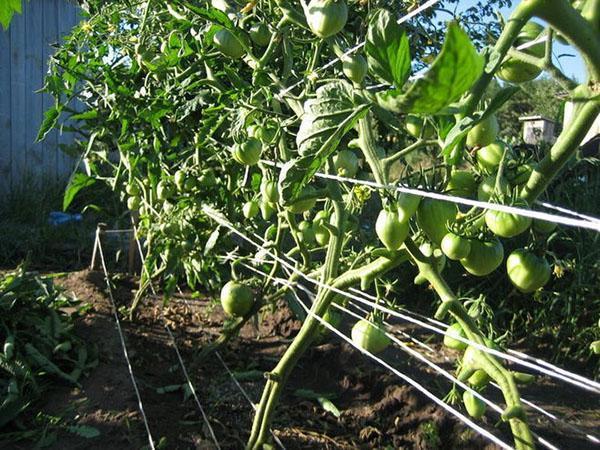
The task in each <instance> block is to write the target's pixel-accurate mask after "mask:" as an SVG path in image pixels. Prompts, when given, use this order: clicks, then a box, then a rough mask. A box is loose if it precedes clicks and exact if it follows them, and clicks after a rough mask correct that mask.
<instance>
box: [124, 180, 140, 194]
mask: <svg viewBox="0 0 600 450" xmlns="http://www.w3.org/2000/svg"><path fill="white" fill-rule="evenodd" d="M125 192H127V194H129V195H132V196H136V195H140V188H139V186H138V185H137V184H135V182H134V181H132V182H131V183H129V184H127V186H125Z"/></svg>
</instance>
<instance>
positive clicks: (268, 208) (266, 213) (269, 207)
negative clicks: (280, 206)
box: [260, 201, 275, 220]
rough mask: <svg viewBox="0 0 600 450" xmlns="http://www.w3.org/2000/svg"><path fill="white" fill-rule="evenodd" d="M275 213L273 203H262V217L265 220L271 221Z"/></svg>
mask: <svg viewBox="0 0 600 450" xmlns="http://www.w3.org/2000/svg"><path fill="white" fill-rule="evenodd" d="M274 212H275V207H274V206H273V204H272V203H269V202H265V201H263V202H261V203H260V215H261V216H262V218H263V220H269V219H270V218H271V216H272V215H273V213H274Z"/></svg>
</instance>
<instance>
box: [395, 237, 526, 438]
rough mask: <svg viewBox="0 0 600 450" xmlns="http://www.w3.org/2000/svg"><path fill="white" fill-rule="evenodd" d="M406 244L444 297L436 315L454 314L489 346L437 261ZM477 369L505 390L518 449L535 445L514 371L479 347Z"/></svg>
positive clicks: (477, 340)
mask: <svg viewBox="0 0 600 450" xmlns="http://www.w3.org/2000/svg"><path fill="white" fill-rule="evenodd" d="M405 246H406V249H407V250H408V252H409V253H410V255H411V257H412V259H413V261H414V262H415V264H416V265H417V267H418V268H419V272H420V274H421V275H422V276H423V277H425V278H426V279H427V281H429V283H430V284H431V286H432V287H433V289H434V290H435V291H436V293H437V294H438V295H439V296H440V298H441V299H442V306H441V307H440V308H439V310H438V311H439V312H438V314H436V318H438V319H440V318H442V316H445V314H446V313H450V314H451V315H452V316H453V317H454V319H455V320H456V321H457V322H458V324H459V325H460V326H461V328H462V329H463V330H464V332H465V334H466V336H467V338H468V339H469V340H471V341H473V342H475V343H477V344H479V345H482V346H486V342H485V339H484V337H483V335H482V334H481V332H480V331H479V329H478V327H477V324H476V323H475V321H474V320H473V318H472V317H471V316H469V313H468V312H467V310H466V309H465V307H464V306H463V305H462V303H460V301H459V300H458V298H457V297H456V295H455V294H454V292H453V291H452V289H451V288H450V286H448V284H447V283H446V281H445V280H444V278H443V277H442V276H441V275H440V273H439V271H438V269H437V265H436V264H435V262H433V263H432V262H430V261H429V259H428V258H426V257H425V256H424V255H423V254H422V253H421V251H420V250H419V249H418V248H417V246H416V245H415V243H414V242H413V241H412V240H411V239H410V238H409V239H407V240H406V241H405ZM476 355H477V356H476V357H477V364H478V366H477V367H476V368H477V369H481V370H484V371H485V372H486V373H487V374H488V375H489V376H490V377H491V378H492V379H493V380H494V381H496V383H498V385H499V386H500V388H501V390H502V394H503V395H504V400H505V402H506V410H505V412H504V414H503V418H505V420H508V421H509V423H510V427H511V430H512V432H513V436H514V439H515V447H516V448H517V449H519V450H520V449H532V448H535V445H534V441H533V437H532V435H531V431H530V430H529V426H528V425H527V421H526V416H525V411H524V409H523V406H522V405H521V400H520V395H519V391H518V389H517V385H516V383H515V380H514V377H513V375H512V373H511V372H510V371H509V370H507V369H506V368H505V367H504V366H503V365H502V364H501V363H500V362H499V361H498V360H497V358H495V357H494V356H493V355H490V354H489V353H487V352H483V351H481V350H476Z"/></svg>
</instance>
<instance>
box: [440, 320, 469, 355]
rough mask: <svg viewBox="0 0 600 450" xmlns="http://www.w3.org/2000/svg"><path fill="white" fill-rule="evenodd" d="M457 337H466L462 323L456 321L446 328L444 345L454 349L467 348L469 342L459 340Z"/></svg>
mask: <svg viewBox="0 0 600 450" xmlns="http://www.w3.org/2000/svg"><path fill="white" fill-rule="evenodd" d="M457 337H461V338H463V339H464V338H466V337H467V335H466V334H465V332H464V330H463V329H462V327H461V326H460V324H458V323H455V324H453V325H450V326H449V327H448V328H447V329H446V333H445V334H444V345H445V346H446V347H448V348H452V349H454V350H460V351H462V350H464V349H466V348H467V344H466V343H465V342H462V341H459V340H458V339H456V338H457Z"/></svg>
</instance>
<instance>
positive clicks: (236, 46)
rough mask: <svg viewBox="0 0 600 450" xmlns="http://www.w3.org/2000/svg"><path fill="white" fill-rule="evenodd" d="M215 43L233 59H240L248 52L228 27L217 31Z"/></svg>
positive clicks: (214, 38) (214, 37) (218, 48)
mask: <svg viewBox="0 0 600 450" xmlns="http://www.w3.org/2000/svg"><path fill="white" fill-rule="evenodd" d="M213 44H214V46H215V47H216V49H217V50H219V51H220V52H221V53H223V54H224V55H225V56H229V57H230V58H232V59H239V58H241V57H242V56H244V54H245V53H246V51H245V50H244V47H243V46H242V43H241V42H240V41H239V39H238V38H237V37H236V36H235V35H234V34H233V33H232V32H231V31H229V30H228V29H226V28H221V29H220V30H219V31H217V32H216V33H215V35H214V36H213Z"/></svg>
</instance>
